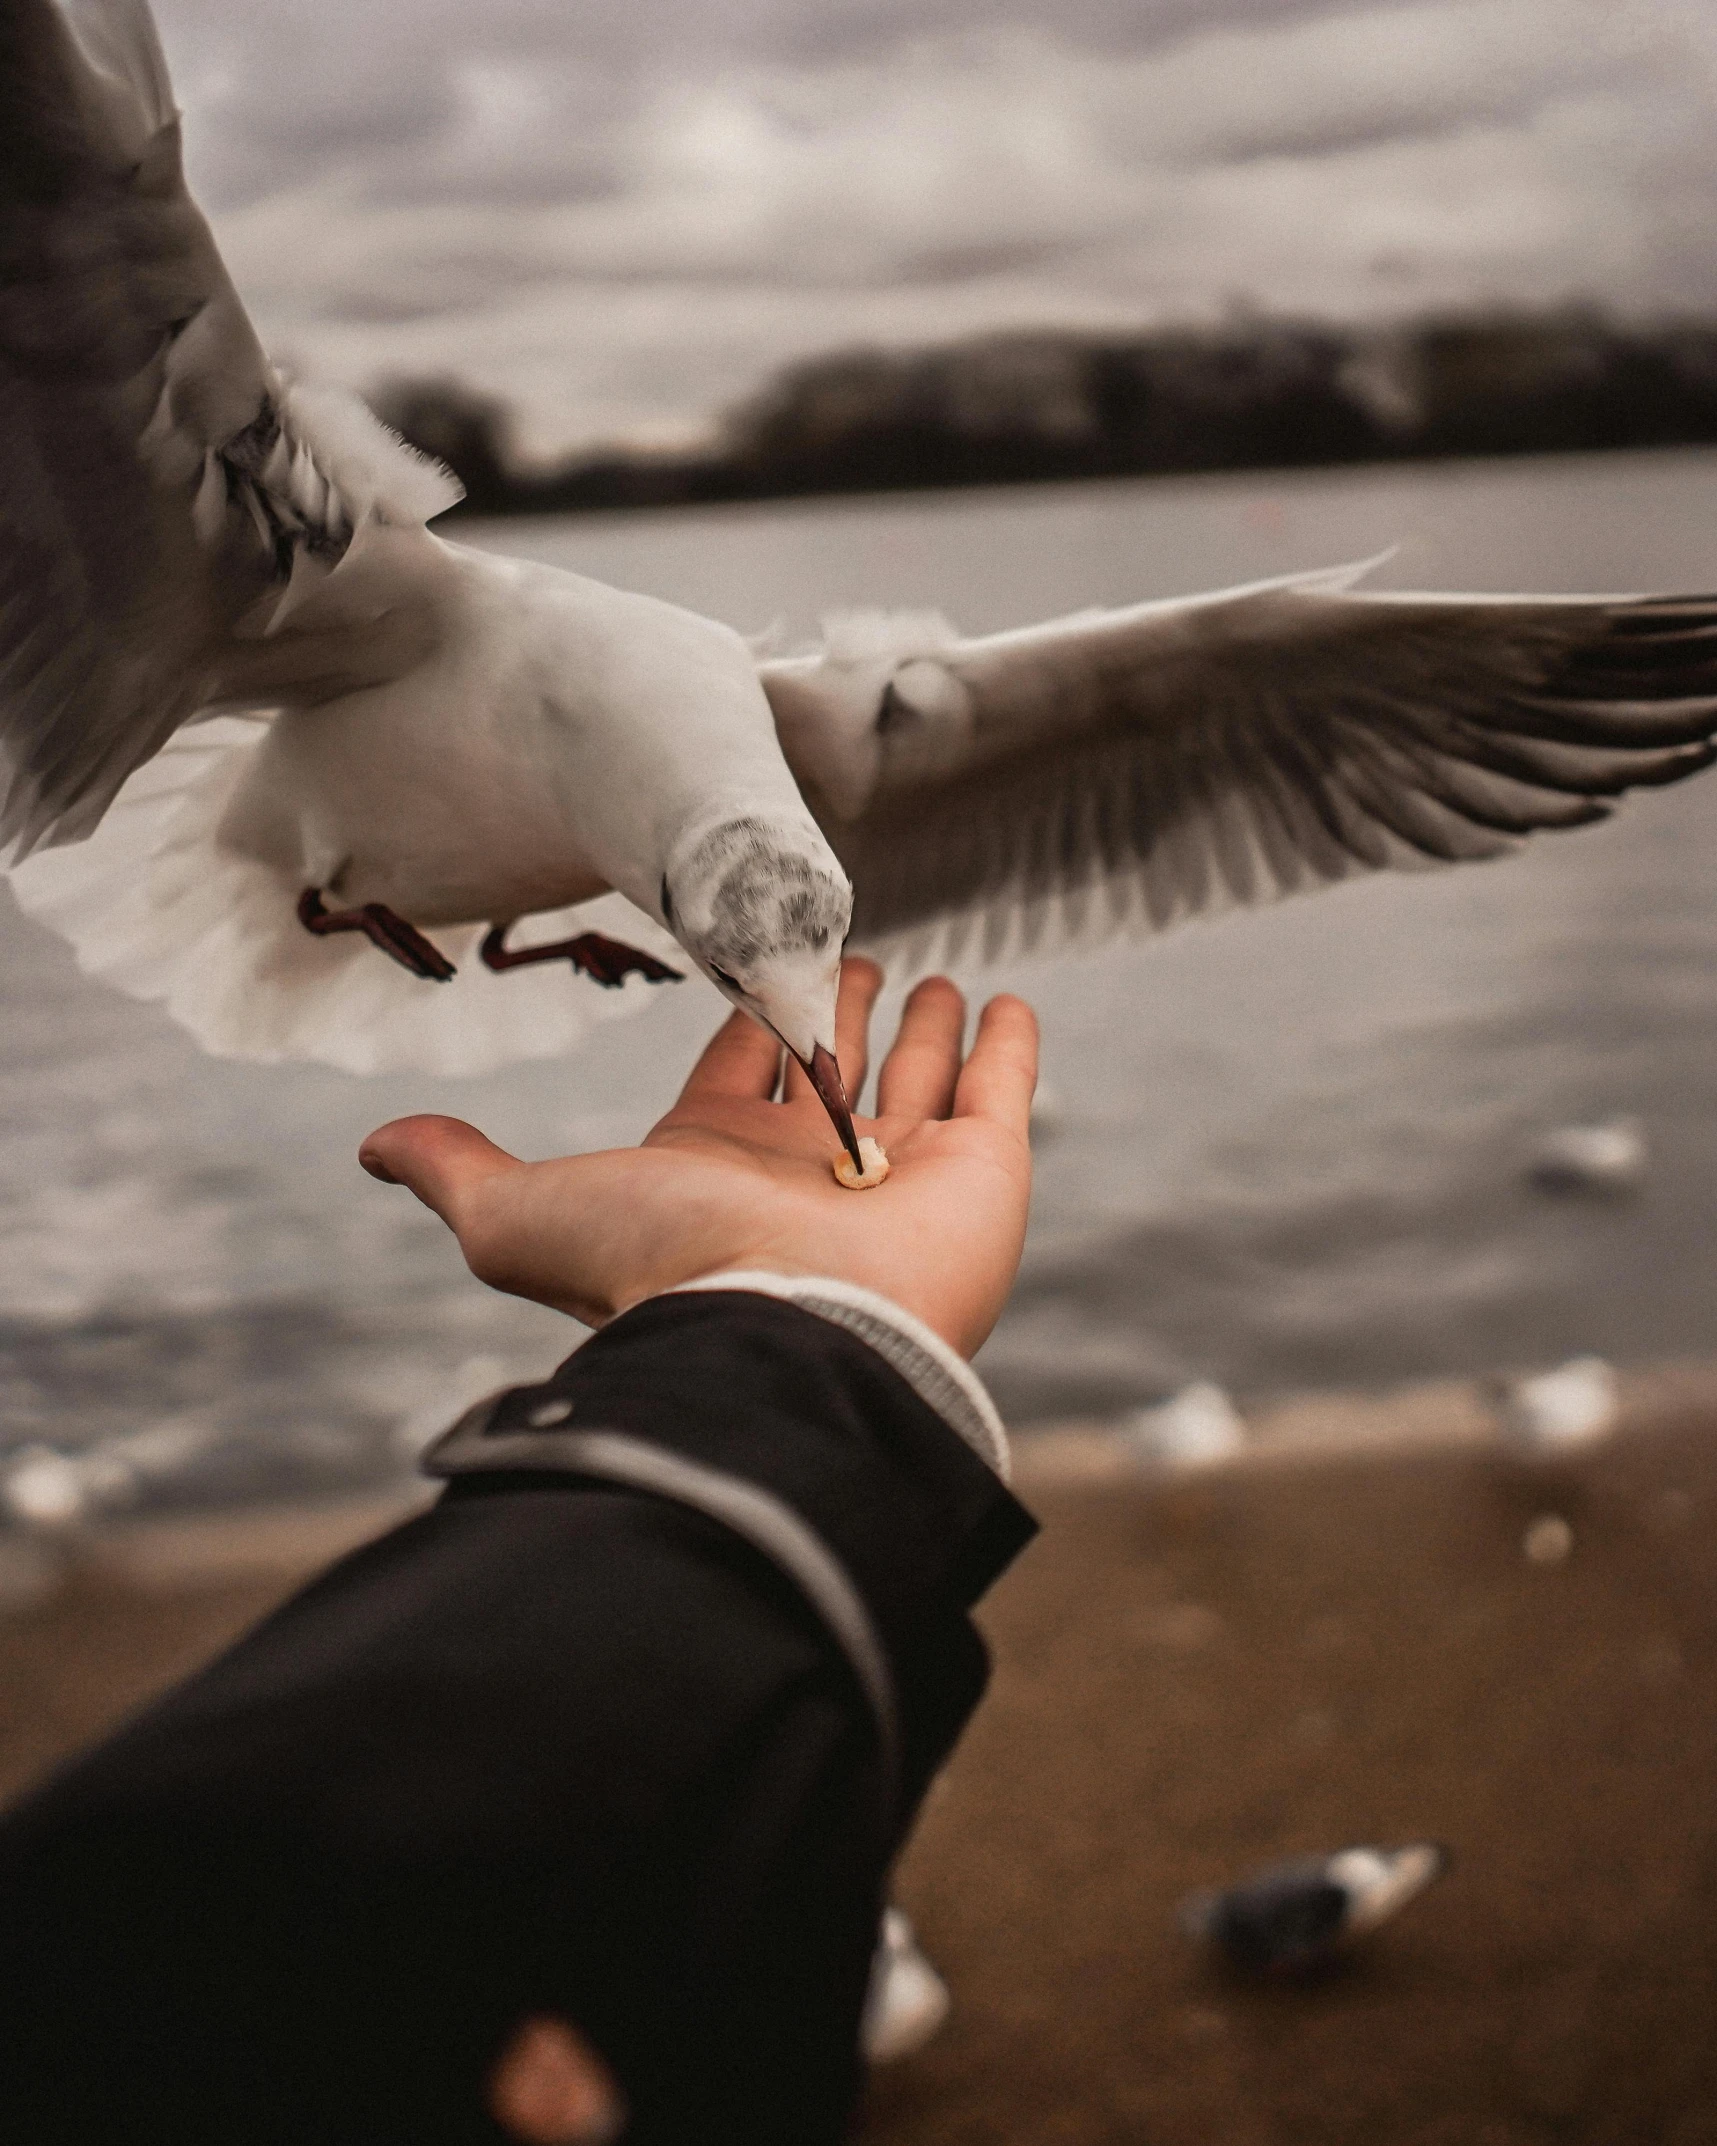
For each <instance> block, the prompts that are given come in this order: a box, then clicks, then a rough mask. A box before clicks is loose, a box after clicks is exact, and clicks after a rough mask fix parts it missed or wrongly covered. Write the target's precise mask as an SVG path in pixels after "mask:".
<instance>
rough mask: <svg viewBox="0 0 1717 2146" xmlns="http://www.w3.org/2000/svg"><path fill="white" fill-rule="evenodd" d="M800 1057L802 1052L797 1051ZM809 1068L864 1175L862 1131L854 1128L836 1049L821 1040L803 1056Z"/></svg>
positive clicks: (832, 1120) (810, 1077)
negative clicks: (861, 1153)
mask: <svg viewBox="0 0 1717 2146" xmlns="http://www.w3.org/2000/svg"><path fill="white" fill-rule="evenodd" d="M793 1055H794V1056H795V1057H796V1058H797V1057H798V1053H797V1052H796V1051H795V1052H794V1054H793ZM799 1063H800V1064H801V1065H802V1066H803V1067H804V1069H805V1078H806V1079H807V1080H808V1081H809V1082H810V1083H811V1086H812V1087H813V1088H815V1089H816V1091H817V1097H818V1100H819V1101H820V1102H821V1104H822V1106H823V1108H824V1109H825V1110H826V1111H827V1112H828V1114H829V1122H830V1123H831V1124H832V1125H833V1126H834V1128H835V1131H836V1132H837V1133H838V1134H839V1135H840V1140H841V1145H842V1147H844V1148H845V1149H846V1151H847V1153H848V1154H849V1155H850V1156H851V1157H852V1159H853V1168H854V1169H855V1170H856V1171H857V1172H858V1174H859V1175H860V1177H863V1175H864V1163H863V1161H862V1160H861V1158H860V1156H859V1146H858V1135H857V1134H856V1133H855V1132H854V1131H853V1114H852V1111H851V1109H850V1108H849V1106H848V1103H847V1091H846V1087H845V1085H844V1084H843V1082H842V1080H841V1069H840V1067H839V1066H838V1065H836V1063H835V1054H834V1052H833V1051H830V1050H825V1049H824V1047H823V1046H822V1044H820V1043H819V1044H818V1045H817V1047H816V1049H815V1050H814V1051H813V1052H812V1053H811V1055H810V1057H809V1058H800V1059H799Z"/></svg>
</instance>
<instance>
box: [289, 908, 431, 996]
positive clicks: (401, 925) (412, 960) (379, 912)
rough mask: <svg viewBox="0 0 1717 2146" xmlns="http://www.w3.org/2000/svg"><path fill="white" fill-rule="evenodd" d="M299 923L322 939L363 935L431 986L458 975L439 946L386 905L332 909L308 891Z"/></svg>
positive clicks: (390, 957)
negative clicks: (347, 933)
mask: <svg viewBox="0 0 1717 2146" xmlns="http://www.w3.org/2000/svg"><path fill="white" fill-rule="evenodd" d="M298 921H299V923H300V924H302V925H303V927H304V929H305V930H306V931H310V932H314V933H315V934H316V936H317V937H318V938H326V937H327V936H328V935H329V934H330V933H333V932H337V931H361V932H362V933H363V935H364V937H365V938H366V939H368V940H369V942H370V944H371V945H372V946H376V947H380V949H381V951H382V952H383V953H384V954H386V955H387V957H388V959H389V960H390V961H397V962H398V963H399V965H400V967H401V968H402V969H409V970H410V971H411V973H412V974H413V975H414V976H421V977H422V978H423V979H424V980H425V982H427V983H437V984H444V983H447V982H449V981H450V980H451V979H452V978H453V977H454V976H456V975H457V974H458V971H457V970H456V969H455V968H454V966H453V964H452V962H451V961H449V960H448V958H447V956H446V955H445V954H444V953H443V952H442V951H441V949H440V948H439V947H438V946H435V945H432V944H431V942H430V941H429V940H428V939H426V938H425V937H424V936H423V934H422V932H420V931H419V930H418V928H417V926H416V925H415V924H408V923H407V922H406V920H405V919H404V917H400V916H395V915H394V913H393V911H392V910H391V909H390V908H388V906H387V904H386V903H385V902H365V903H364V905H363V907H362V908H361V909H329V908H327V907H325V906H324V904H323V901H322V895H321V890H320V889H319V888H317V887H306V888H305V889H304V892H303V893H302V894H301V895H300V896H299V897H298Z"/></svg>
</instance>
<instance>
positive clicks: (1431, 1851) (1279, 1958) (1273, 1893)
mask: <svg viewBox="0 0 1717 2146" xmlns="http://www.w3.org/2000/svg"><path fill="white" fill-rule="evenodd" d="M1450 1861H1451V1858H1450V1855H1449V1851H1448V1850H1447V1849H1446V1848H1444V1847H1442V1846H1440V1845H1439V1844H1438V1843H1437V1842H1435V1841H1413V1842H1411V1843H1409V1845H1408V1846H1406V1847H1404V1848H1373V1847H1362V1848H1342V1849H1339V1850H1338V1851H1337V1852H1336V1853H1335V1854H1334V1855H1313V1856H1297V1857H1295V1858H1294V1859H1293V1860H1292V1861H1290V1862H1286V1863H1272V1864H1270V1865H1269V1866H1268V1867H1267V1868H1266V1869H1264V1870H1259V1871H1254V1872H1253V1874H1252V1875H1251V1877H1249V1878H1245V1879H1243V1880H1242V1881H1241V1883H1240V1884H1238V1885H1235V1886H1232V1887H1230V1888H1229V1889H1228V1890H1227V1891H1226V1892H1220V1893H1194V1894H1193V1895H1191V1897H1190V1898H1188V1899H1186V1900H1184V1901H1182V1903H1181V1908H1180V1922H1181V1927H1182V1929H1184V1930H1185V1931H1186V1933H1187V1935H1188V1936H1189V1937H1196V1938H1201V1939H1203V1940H1204V1941H1205V1942H1207V1943H1208V1944H1210V1945H1213V1946H1214V1947H1216V1949H1217V1950H1218V1951H1220V1952H1221V1953H1222V1954H1223V1955H1224V1956H1225V1957H1226V1958H1227V1959H1228V1960H1229V1961H1230V1962H1231V1963H1232V1964H1233V1965H1234V1966H1236V1967H1241V1968H1247V1969H1251V1970H1253V1971H1254V1972H1257V1971H1263V1972H1277V1973H1281V1972H1287V1973H1294V1972H1297V1971H1303V1970H1304V1969H1306V1968H1311V1967H1319V1966H1322V1965H1323V1964H1324V1963H1325V1962H1326V1961H1328V1960H1330V1959H1332V1958H1333V1957H1334V1956H1335V1955H1336V1953H1338V1952H1340V1951H1342V1950H1343V1949H1344V1948H1345V1947H1346V1946H1348V1945H1349V1944H1351V1943H1352V1942H1353V1940H1354V1939H1355V1938H1357V1937H1362V1936H1364V1934H1365V1933H1366V1932H1367V1931H1368V1930H1375V1929H1376V1928H1377V1926H1378V1924H1379V1923H1383V1922H1387V1921H1388V1920H1389V1918H1390V1917H1391V1916H1392V1915H1397V1914H1399V1913H1400V1911H1401V1910H1402V1909H1403V1908H1404V1907H1405V1906H1406V1905H1407V1904H1408V1902H1409V1901H1411V1900H1416V1899H1417V1898H1418V1897H1419V1895H1420V1894H1421V1893H1422V1892H1423V1891H1424V1890H1425V1888H1426V1887H1427V1886H1428V1885H1430V1884H1432V1883H1433V1882H1434V1881H1435V1880H1436V1879H1438V1878H1440V1877H1441V1876H1442V1875H1443V1873H1444V1872H1445V1871H1446V1870H1447V1869H1448V1868H1449V1864H1450Z"/></svg>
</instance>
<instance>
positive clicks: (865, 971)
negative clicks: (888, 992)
mask: <svg viewBox="0 0 1717 2146" xmlns="http://www.w3.org/2000/svg"><path fill="white" fill-rule="evenodd" d="M881 989H882V971H881V970H880V969H879V968H878V967H877V965H876V963H875V962H874V961H867V960H865V958H864V956H863V955H862V954H855V955H854V956H853V958H852V960H851V961H843V962H842V963H841V990H840V996H839V998H838V999H837V1000H836V1001H835V1056H836V1058H837V1059H838V1060H839V1061H840V1068H841V1081H842V1083H843V1085H844V1086H845V1088H846V1091H847V1100H848V1101H849V1102H853V1101H856V1100H857V1097H858V1092H859V1090H860V1089H861V1088H862V1087H863V1086H864V1077H865V1072H866V1070H867V1068H868V1067H869V1064H870V1016H871V1009H872V1007H873V1006H875V1004H876V995H877V993H878V992H879V991H880V990H881ZM816 1096H817V1091H816V1090H815V1089H814V1088H813V1087H812V1086H811V1083H810V1082H809V1081H808V1080H807V1079H806V1078H805V1074H804V1069H803V1068H802V1067H801V1066H799V1065H798V1064H796V1063H793V1062H789V1064H788V1067H787V1078H786V1080H785V1082H784V1083H783V1085H782V1089H781V1100H782V1102H784V1103H803V1102H815V1101H816ZM819 1107H820V1106H819Z"/></svg>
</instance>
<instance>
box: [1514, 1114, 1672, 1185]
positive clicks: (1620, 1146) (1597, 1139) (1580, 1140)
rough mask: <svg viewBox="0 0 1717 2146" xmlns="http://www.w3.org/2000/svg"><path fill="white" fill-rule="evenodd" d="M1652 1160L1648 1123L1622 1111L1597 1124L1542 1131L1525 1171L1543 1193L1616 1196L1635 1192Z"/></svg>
mask: <svg viewBox="0 0 1717 2146" xmlns="http://www.w3.org/2000/svg"><path fill="white" fill-rule="evenodd" d="M1649 1161H1650V1150H1649V1148H1648V1147H1647V1145H1646V1137H1645V1126H1644V1124H1643V1123H1642V1122H1641V1120H1640V1119H1638V1118H1636V1117H1634V1116H1632V1115H1631V1114H1624V1115H1623V1116H1621V1117H1617V1118H1606V1119H1604V1120H1603V1121H1602V1122H1601V1123H1599V1124H1596V1125H1558V1126H1555V1127H1553V1128H1552V1129H1551V1130H1550V1131H1549V1132H1547V1133H1544V1134H1541V1135H1540V1137H1539V1139H1538V1140H1537V1142H1536V1143H1535V1145H1534V1147H1533V1150H1532V1155H1531V1159H1530V1161H1529V1163H1528V1165H1527V1172H1526V1174H1527V1178H1528V1180H1529V1182H1530V1183H1532V1184H1534V1185H1536V1186H1537V1187H1538V1189H1539V1191H1541V1192H1588V1193H1598V1194H1601V1195H1607V1196H1612V1197H1613V1196H1617V1195H1621V1194H1625V1193H1630V1192H1637V1191H1638V1190H1639V1189H1640V1187H1641V1185H1643V1184H1644V1183H1645V1176H1646V1167H1647V1164H1648V1163H1649Z"/></svg>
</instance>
